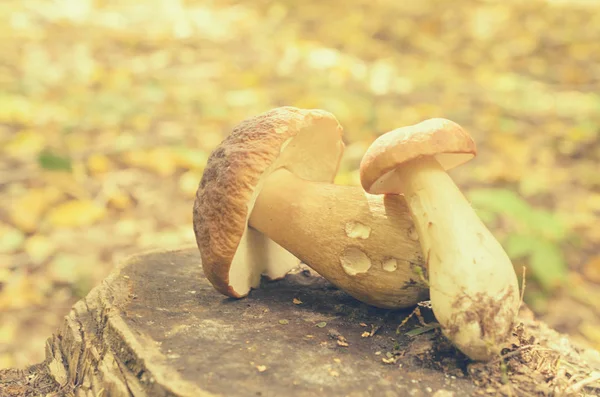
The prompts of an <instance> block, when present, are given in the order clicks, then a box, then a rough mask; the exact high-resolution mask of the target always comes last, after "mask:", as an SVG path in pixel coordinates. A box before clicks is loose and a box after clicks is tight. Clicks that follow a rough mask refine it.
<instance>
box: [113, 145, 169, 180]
mask: <svg viewBox="0 0 600 397" xmlns="http://www.w3.org/2000/svg"><path fill="white" fill-rule="evenodd" d="M124 161H125V163H127V164H129V165H131V166H134V167H140V168H143V169H146V170H148V171H151V172H155V173H156V174H158V175H160V176H165V177H166V176H171V175H173V174H174V173H175V171H176V169H177V162H176V160H175V154H174V152H173V151H172V150H170V149H168V148H156V149H152V150H146V151H142V150H136V151H131V152H127V153H126V154H125V157H124Z"/></svg>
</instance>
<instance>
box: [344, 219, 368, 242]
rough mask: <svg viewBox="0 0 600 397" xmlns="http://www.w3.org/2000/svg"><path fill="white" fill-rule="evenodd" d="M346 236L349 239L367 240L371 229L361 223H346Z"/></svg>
mask: <svg viewBox="0 0 600 397" xmlns="http://www.w3.org/2000/svg"><path fill="white" fill-rule="evenodd" d="M345 229H346V236H348V237H350V238H360V239H363V240H365V239H368V238H369V236H370V235H371V228H370V227H369V226H367V225H365V224H363V223H360V222H355V221H350V222H348V223H346V228H345Z"/></svg>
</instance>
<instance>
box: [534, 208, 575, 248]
mask: <svg viewBox="0 0 600 397" xmlns="http://www.w3.org/2000/svg"><path fill="white" fill-rule="evenodd" d="M529 218H530V220H531V222H529V227H530V228H531V230H532V231H534V232H535V233H536V234H539V235H541V236H543V237H545V238H547V239H550V240H555V241H560V240H563V239H564V238H565V237H566V236H567V231H566V228H565V226H564V225H563V223H562V222H561V221H560V219H559V218H558V217H557V216H556V215H554V214H553V213H551V212H548V211H545V210H534V211H532V213H531V214H530V217H529Z"/></svg>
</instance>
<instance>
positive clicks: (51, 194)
mask: <svg viewBox="0 0 600 397" xmlns="http://www.w3.org/2000/svg"><path fill="white" fill-rule="evenodd" d="M62 195H63V194H62V193H61V192H60V191H59V190H58V189H56V188H55V187H45V188H38V189H30V190H28V191H27V192H26V193H25V194H24V195H22V196H20V197H17V198H16V199H15V200H14V202H13V205H12V208H11V211H10V213H9V217H10V220H11V221H12V223H13V224H14V225H15V226H16V227H18V228H19V229H21V230H22V231H24V232H26V233H29V232H33V231H35V230H36V229H37V227H38V224H39V221H40V218H41V216H42V215H43V213H44V212H45V211H46V210H47V209H48V207H50V206H51V205H52V204H54V203H55V202H57V201H58V200H59V199H60V198H61V197H62Z"/></svg>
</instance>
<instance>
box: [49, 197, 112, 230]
mask: <svg viewBox="0 0 600 397" xmlns="http://www.w3.org/2000/svg"><path fill="white" fill-rule="evenodd" d="M105 215H106V208H104V207H101V206H99V205H98V204H96V203H94V202H93V201H90V200H69V201H66V202H64V203H62V204H59V205H58V206H56V207H54V208H52V209H51V210H50V211H49V212H48V215H47V217H46V219H47V221H48V222H49V223H50V224H51V225H52V226H56V227H80V226H88V225H92V224H94V223H95V222H97V221H99V220H100V219H102V218H104V216H105Z"/></svg>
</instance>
